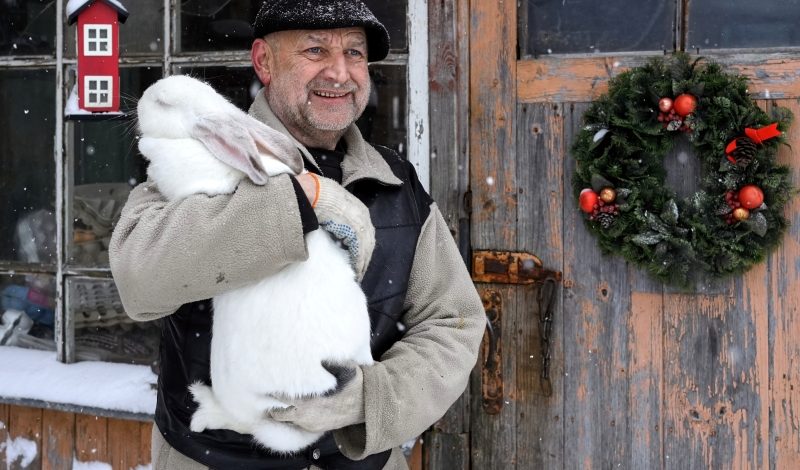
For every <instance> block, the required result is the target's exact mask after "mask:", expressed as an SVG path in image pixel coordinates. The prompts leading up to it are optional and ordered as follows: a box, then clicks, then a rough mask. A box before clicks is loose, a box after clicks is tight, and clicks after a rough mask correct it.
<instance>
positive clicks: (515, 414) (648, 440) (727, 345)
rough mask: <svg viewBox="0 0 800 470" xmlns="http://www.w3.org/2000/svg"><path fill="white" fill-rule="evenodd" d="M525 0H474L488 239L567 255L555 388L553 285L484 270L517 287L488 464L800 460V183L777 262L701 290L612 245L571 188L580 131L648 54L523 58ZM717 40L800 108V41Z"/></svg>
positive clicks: (775, 97)
mask: <svg viewBox="0 0 800 470" xmlns="http://www.w3.org/2000/svg"><path fill="white" fill-rule="evenodd" d="M516 7H517V2H509V1H504V0H500V1H497V2H471V3H470V19H471V21H470V32H469V36H470V52H469V57H470V61H469V64H470V77H469V80H470V88H469V103H470V106H469V113H470V140H469V142H470V144H469V154H470V189H471V194H472V198H471V200H472V208H473V212H472V223H471V230H472V234H471V239H472V248H473V249H485V250H491V249H498V250H510V251H528V252H531V253H534V254H536V255H538V256H539V257H540V258H541V259H542V260H543V261H544V264H545V266H546V267H547V268H549V269H552V270H557V271H561V272H563V285H562V286H561V290H560V293H559V296H558V301H557V303H556V311H555V321H554V324H553V344H552V355H553V357H552V361H551V371H550V375H551V377H552V387H553V393H552V395H550V396H547V394H546V393H545V391H544V389H543V388H542V384H541V382H540V381H539V380H538V377H539V373H540V371H541V358H540V351H539V340H540V331H539V324H538V309H537V303H536V293H537V291H536V289H535V288H530V287H518V286H507V285H496V284H481V285H479V290H480V291H481V292H483V293H487V292H497V293H499V302H498V304H499V305H501V310H502V325H501V336H502V350H503V357H502V365H503V367H502V375H503V382H504V389H505V394H504V401H503V408H502V409H501V410H500V413H498V414H488V413H487V412H486V410H485V409H484V408H483V406H482V399H481V396H480V394H481V385H482V384H481V377H480V373H479V370H480V364H479V367H478V369H477V370H476V373H475V374H473V380H472V384H471V400H470V402H471V407H470V413H469V418H470V432H471V434H470V457H469V458H470V463H471V468H473V469H483V468H491V469H494V468H502V469H520V470H523V469H525V470H527V469H548V470H549V469H569V470H572V469H578V468H582V469H595V468H597V469H612V468H625V469H680V470H684V469H709V468H710V469H725V470H727V469H756V468H758V469H761V468H764V469H780V470H783V469H795V468H800V341H798V339H797V338H800V314H799V313H798V308H800V307H799V306H800V293H798V291H799V290H800V289H798V287H799V286H800V198H795V200H794V201H793V203H792V204H790V205H789V206H788V207H787V210H786V215H787V217H788V218H789V220H790V222H791V229H790V231H789V233H787V235H786V237H785V238H784V241H783V245H782V246H781V247H780V248H779V249H778V250H777V251H776V252H775V253H774V254H772V255H771V256H770V257H769V259H768V260H767V261H766V262H764V263H762V264H760V265H758V266H756V267H755V268H754V269H753V270H751V271H750V272H748V273H746V274H745V275H743V276H739V277H735V278H732V279H729V280H725V281H720V282H713V283H707V284H701V285H700V284H699V285H697V286H696V291H695V292H690V293H686V292H679V291H676V290H674V289H671V288H668V287H665V286H664V285H662V284H660V283H657V282H654V281H653V280H651V279H650V278H649V277H648V276H647V274H646V273H644V272H643V271H641V270H639V269H637V268H634V267H632V266H630V265H628V264H627V263H626V262H625V261H624V260H623V259H621V258H619V257H607V256H602V255H601V254H600V250H599V248H598V246H597V243H596V240H595V239H594V238H593V237H592V236H591V235H590V234H589V233H588V232H587V230H586V229H585V227H584V222H583V220H582V215H581V213H580V212H579V210H578V208H577V207H576V203H575V201H574V198H573V195H572V192H571V178H572V174H573V172H574V161H573V159H572V158H571V156H570V152H569V149H570V147H571V145H572V142H573V140H574V137H575V136H576V134H577V132H578V130H579V129H580V128H581V116H582V114H583V112H584V110H585V109H586V108H587V105H588V102H589V101H591V100H592V99H594V98H596V97H597V96H599V94H600V93H602V92H603V91H604V90H605V89H607V84H608V79H609V78H610V77H611V76H614V75H615V74H617V73H619V72H620V71H622V70H624V69H626V68H628V67H631V66H635V65H639V64H641V63H643V62H644V61H645V60H646V57H644V56H641V55H639V56H636V55H632V56H627V57H577V58H556V57H544V58H541V59H526V60H518V58H517V56H516V50H515V45H516V43H517V41H516V27H517V19H516ZM713 58H714V59H716V60H719V61H720V62H722V63H723V64H725V65H727V66H729V67H730V70H732V71H735V72H740V73H743V74H745V75H747V76H748V77H750V78H751V79H752V85H751V88H750V91H751V92H752V93H753V94H754V96H756V97H759V98H765V99H764V100H763V101H761V102H760V103H761V105H762V106H764V107H767V108H769V107H771V106H774V105H780V106H785V107H788V108H790V109H792V110H793V112H794V113H795V115H796V116H797V117H800V101H799V100H798V98H800V81H798V80H797V78H796V77H797V75H796V70H797V69H798V67H800V54H797V53H784V54H769V55H767V54H759V53H755V52H754V53H752V54H747V51H744V52H741V51H740V52H739V53H737V54H731V55H719V56H715V57H713ZM766 98H769V99H766ZM788 137H789V143H790V145H791V149H790V148H785V149H783V151H782V153H781V154H780V159H781V161H782V162H783V163H786V164H789V165H791V166H792V167H793V173H794V183H795V185H796V186H800V154H798V149H800V123H799V122H796V123H795V124H794V126H793V128H792V129H791V131H790V133H789V136H788ZM792 149H794V150H792ZM792 152H794V155H793V154H792ZM667 160H670V158H669V157H668V158H667ZM695 169H696V166H695ZM677 170H678V172H679V174H680V172H681V171H683V178H684V179H689V180H691V179H693V178H697V173H696V171H695V170H693V169H692V168H689V167H687V168H685V169H681V168H677ZM484 359H485V358H481V361H483V360H484ZM795 406H798V409H797V410H795V409H794V407H795ZM432 468H442V469H444V468H449V467H447V466H446V465H445V466H439V467H432Z"/></svg>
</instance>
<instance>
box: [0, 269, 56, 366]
mask: <svg viewBox="0 0 800 470" xmlns="http://www.w3.org/2000/svg"><path fill="white" fill-rule="evenodd" d="M55 295H56V282H55V277H54V276H51V275H46V274H17V275H3V276H0V346H17V347H21V348H29V349H44V350H48V351H55V349H56V346H55V342H54V337H55V335H54V325H55Z"/></svg>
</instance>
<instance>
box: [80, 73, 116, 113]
mask: <svg viewBox="0 0 800 470" xmlns="http://www.w3.org/2000/svg"><path fill="white" fill-rule="evenodd" d="M93 81H94V82H97V84H98V86H99V84H100V83H103V82H105V83H108V90H107V91H106V94H107V95H108V97H107V99H106V100H105V101H100V100H98V101H95V102H92V101H90V100H89V94H90V93H97V94H100V89H99V88H98V89H97V90H95V91H92V90H90V89H89V84H90V83H91V82H93ZM113 95H114V77H112V76H110V75H86V76H85V77H83V106H84V107H85V108H108V107H109V106H111V103H112V102H113V101H114V96H113Z"/></svg>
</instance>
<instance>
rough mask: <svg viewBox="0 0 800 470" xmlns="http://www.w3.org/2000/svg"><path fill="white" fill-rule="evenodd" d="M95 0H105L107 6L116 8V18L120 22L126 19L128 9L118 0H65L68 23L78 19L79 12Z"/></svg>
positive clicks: (99, 0)
mask: <svg viewBox="0 0 800 470" xmlns="http://www.w3.org/2000/svg"><path fill="white" fill-rule="evenodd" d="M95 1H98V2H105V3H107V4H108V6H110V7H111V8H113V9H115V10H117V19H118V20H119V22H120V23H124V22H125V20H127V19H128V10H127V9H126V8H125V6H124V5H122V3H121V2H120V1H119V0H69V2H67V19H68V23H69V24H72V23H74V22H76V21H78V16H79V15H80V14H81V12H82V11H83V10H85V9H87V8H89V6H90V5H91V4H92V3H94V2H95Z"/></svg>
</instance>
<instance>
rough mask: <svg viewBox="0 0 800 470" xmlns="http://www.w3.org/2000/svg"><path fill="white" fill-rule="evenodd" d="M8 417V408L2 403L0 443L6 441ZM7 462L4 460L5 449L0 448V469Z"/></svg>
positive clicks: (0, 409)
mask: <svg viewBox="0 0 800 470" xmlns="http://www.w3.org/2000/svg"><path fill="white" fill-rule="evenodd" d="M8 415H9V406H8V405H5V404H3V403H0V443H2V442H6V441H7V440H8V426H9V421H8ZM7 464H8V462H7V460H6V447H5V446H0V467H2V466H7Z"/></svg>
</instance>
